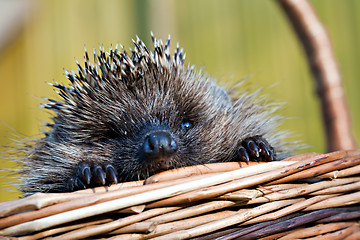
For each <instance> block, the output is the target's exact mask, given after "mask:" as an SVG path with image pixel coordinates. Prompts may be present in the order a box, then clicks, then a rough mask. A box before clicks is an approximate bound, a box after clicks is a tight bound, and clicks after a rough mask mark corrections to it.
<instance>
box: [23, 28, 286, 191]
mask: <svg viewBox="0 0 360 240" xmlns="http://www.w3.org/2000/svg"><path fill="white" fill-rule="evenodd" d="M151 36H152V41H153V45H154V50H153V51H150V50H149V49H148V48H147V47H146V46H145V44H144V43H143V42H142V41H141V40H140V39H139V38H137V40H136V41H134V40H133V42H134V45H135V46H134V49H133V50H132V51H131V52H132V53H131V55H129V54H128V53H127V52H126V51H125V50H124V48H123V47H122V46H121V50H118V49H117V47H116V48H115V49H112V48H110V49H109V51H108V52H105V50H104V48H103V47H102V48H100V51H99V53H98V52H96V51H95V50H94V60H93V62H91V61H90V60H89V55H88V53H87V51H86V49H85V57H84V65H83V66H81V65H80V64H79V63H78V62H77V66H78V70H77V73H75V72H73V71H71V72H68V71H66V70H65V75H66V77H67V78H68V79H69V81H70V83H69V85H68V86H65V85H62V84H59V83H57V82H55V83H53V84H51V85H52V86H53V87H54V88H55V89H56V91H57V93H58V94H59V96H60V97H61V99H60V100H52V99H47V103H46V104H45V105H44V107H45V108H46V109H50V110H51V111H54V112H55V115H54V117H53V118H52V121H53V122H52V123H51V124H50V123H49V124H47V126H48V127H49V129H50V130H49V131H47V133H46V134H45V136H44V138H42V139H39V140H36V141H35V143H34V144H29V145H28V146H26V148H25V152H26V157H25V159H21V163H22V164H23V168H22V170H21V171H22V173H21V179H22V181H23V182H24V185H23V186H22V191H23V192H24V193H25V195H29V194H31V193H34V192H66V191H74V190H78V189H84V188H89V187H95V186H102V185H110V184H114V183H118V182H120V181H128V180H138V179H144V178H146V177H148V176H150V175H152V174H155V173H158V172H161V171H163V170H166V169H172V168H179V167H184V166H189V165H197V164H205V163H212V162H227V161H245V162H246V161H272V160H279V159H282V158H284V157H286V156H288V155H289V152H288V151H287V149H286V147H285V146H286V143H285V140H284V134H283V133H281V132H279V131H278V129H277V125H278V120H279V119H280V117H279V115H278V114H276V113H275V112H276V109H277V107H276V105H274V104H267V103H266V101H265V100H264V99H263V98H262V97H260V96H259V94H258V92H257V91H255V92H251V91H248V90H239V87H238V88H236V87H233V89H232V90H231V91H232V93H233V94H231V96H233V95H234V96H237V97H230V95H229V94H228V93H227V92H226V90H225V89H224V88H222V87H220V86H218V85H217V84H216V83H215V81H214V79H212V78H211V77H210V76H208V75H206V74H204V73H202V72H201V71H196V70H194V67H192V66H190V65H188V66H185V65H184V59H185V54H183V50H182V49H181V50H179V45H177V48H176V49H175V51H174V54H173V55H172V56H171V55H170V51H169V45H170V37H169V39H168V40H167V41H166V42H165V44H163V42H162V41H161V40H157V39H156V38H154V37H153V35H152V34H151Z"/></svg>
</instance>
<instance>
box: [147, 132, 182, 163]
mask: <svg viewBox="0 0 360 240" xmlns="http://www.w3.org/2000/svg"><path fill="white" fill-rule="evenodd" d="M177 149H178V146H177V144H176V141H175V139H174V138H173V137H172V136H171V135H170V134H169V133H168V132H166V131H157V132H152V133H150V134H148V135H147V136H146V137H145V142H144V153H145V154H146V155H148V156H151V157H155V158H156V157H164V156H168V155H171V154H173V153H175V152H176V151H177Z"/></svg>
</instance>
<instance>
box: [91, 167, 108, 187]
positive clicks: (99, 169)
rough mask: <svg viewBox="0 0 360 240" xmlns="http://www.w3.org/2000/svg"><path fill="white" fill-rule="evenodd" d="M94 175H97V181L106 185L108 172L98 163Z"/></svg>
mask: <svg viewBox="0 0 360 240" xmlns="http://www.w3.org/2000/svg"><path fill="white" fill-rule="evenodd" d="M93 169H94V170H93V171H94V177H95V179H94V180H95V181H96V182H98V183H100V185H101V186H104V185H105V183H106V180H105V178H106V173H105V172H104V170H103V169H102V167H101V166H99V165H96V166H95V167H94V168H93Z"/></svg>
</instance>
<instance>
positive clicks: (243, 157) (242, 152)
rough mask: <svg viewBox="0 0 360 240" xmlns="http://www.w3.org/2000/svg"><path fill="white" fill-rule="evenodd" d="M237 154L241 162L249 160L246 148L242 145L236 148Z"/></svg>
mask: <svg viewBox="0 0 360 240" xmlns="http://www.w3.org/2000/svg"><path fill="white" fill-rule="evenodd" d="M238 153H239V156H240V161H242V162H249V161H250V157H249V154H248V153H247V151H246V149H245V148H244V147H242V146H241V147H240V148H239V150H238Z"/></svg>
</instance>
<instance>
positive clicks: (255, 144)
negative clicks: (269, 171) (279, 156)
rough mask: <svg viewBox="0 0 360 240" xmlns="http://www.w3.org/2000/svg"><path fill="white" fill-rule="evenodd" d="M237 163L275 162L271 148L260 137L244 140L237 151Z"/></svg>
mask: <svg viewBox="0 0 360 240" xmlns="http://www.w3.org/2000/svg"><path fill="white" fill-rule="evenodd" d="M237 158H238V160H239V161H245V162H248V161H255V162H261V161H262V162H271V161H273V160H275V152H274V149H273V147H272V146H271V145H270V144H269V143H268V142H267V141H266V140H265V139H264V138H262V137H260V136H254V137H249V138H246V139H244V140H243V141H242V142H241V145H240V147H239V150H238V157H237Z"/></svg>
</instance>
